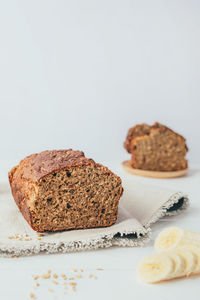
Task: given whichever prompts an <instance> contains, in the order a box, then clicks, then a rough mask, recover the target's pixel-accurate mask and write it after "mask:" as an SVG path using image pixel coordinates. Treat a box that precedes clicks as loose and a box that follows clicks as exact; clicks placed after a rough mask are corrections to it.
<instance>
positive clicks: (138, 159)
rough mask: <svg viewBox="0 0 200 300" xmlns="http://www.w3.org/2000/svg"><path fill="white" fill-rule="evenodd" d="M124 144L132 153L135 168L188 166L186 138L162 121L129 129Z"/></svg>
mask: <svg viewBox="0 0 200 300" xmlns="http://www.w3.org/2000/svg"><path fill="white" fill-rule="evenodd" d="M124 146H125V148H126V149H127V151H128V152H129V153H131V154H132V166H133V168H136V169H143V170H151V171H177V170H183V169H186V168H187V160H186V159H185V156H186V153H187V151H188V149H187V146H186V140H185V138H184V137H182V136H181V135H179V134H177V133H175V132H174V131H173V130H171V129H169V128H168V127H166V126H164V125H162V124H160V123H157V122H156V123H155V124H153V125H152V126H149V125H147V124H140V125H136V126H134V127H133V128H131V129H130V130H129V132H128V135H127V138H126V141H125V144H124Z"/></svg>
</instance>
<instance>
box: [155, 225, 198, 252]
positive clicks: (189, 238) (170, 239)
mask: <svg viewBox="0 0 200 300" xmlns="http://www.w3.org/2000/svg"><path fill="white" fill-rule="evenodd" d="M185 245H194V246H196V247H200V233H197V232H192V231H188V230H184V229H181V228H178V227H169V228H166V229H164V230H163V231H161V232H160V234H159V235H158V237H157V239H156V241H155V245H154V246H155V249H156V250H157V251H159V252H160V251H165V250H172V249H174V248H177V247H184V246H185Z"/></svg>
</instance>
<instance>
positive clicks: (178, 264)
mask: <svg viewBox="0 0 200 300" xmlns="http://www.w3.org/2000/svg"><path fill="white" fill-rule="evenodd" d="M165 255H167V256H168V257H170V258H171V259H172V260H173V262H174V268H173V271H172V273H171V274H170V278H169V279H172V278H177V277H181V276H183V275H182V274H183V273H184V270H185V260H184V259H183V257H182V256H181V255H179V254H178V253H176V252H175V251H166V252H165Z"/></svg>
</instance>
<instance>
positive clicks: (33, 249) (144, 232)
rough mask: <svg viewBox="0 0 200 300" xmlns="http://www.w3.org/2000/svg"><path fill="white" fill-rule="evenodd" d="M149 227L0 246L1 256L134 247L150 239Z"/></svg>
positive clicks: (142, 244)
mask: <svg viewBox="0 0 200 300" xmlns="http://www.w3.org/2000/svg"><path fill="white" fill-rule="evenodd" d="M150 233H151V230H150V228H147V229H145V228H141V229H140V230H136V231H134V232H133V231H131V230H129V231H127V230H126V231H125V232H120V235H121V237H119V238H115V237H114V236H115V234H109V235H104V236H100V237H98V238H94V239H88V240H85V241H73V242H68V243H66V242H59V243H52V242H50V243H47V242H41V243H40V244H39V245H32V246H31V245H30V247H28V248H19V247H5V248H4V247H0V256H1V257H13V256H30V255H34V254H39V253H40V254H54V253H69V252H78V251H85V250H88V251H89V250H97V249H102V248H109V247H112V246H120V247H136V246H144V245H145V244H146V243H147V242H148V241H149V240H150ZM127 234H137V236H138V237H137V238H135V239H129V238H126V235H127Z"/></svg>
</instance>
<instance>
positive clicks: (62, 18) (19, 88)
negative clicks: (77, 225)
mask: <svg viewBox="0 0 200 300" xmlns="http://www.w3.org/2000/svg"><path fill="white" fill-rule="evenodd" d="M199 75H200V2H199V1H198V0H196V1H195V0H188V1H186V0H180V1H178V0H168V1H167V0H166V1H164V0H157V1H156V0H150V1H149V0H144V1H142V0H138V1H135V0H130V1H128V0H121V1H119V0H99V1H95V0H91V1H89V0H72V1H68V0H63V1H61V0H54V1H52V0H34V1H30V0H24V1H20V0H18V1H12V0H10V1H4V0H0V104H1V106H0V128H1V130H0V133H1V135H0V138H1V143H0V145H1V146H0V156H1V159H2V160H4V162H1V163H0V181H5V180H6V179H7V170H8V169H9V168H10V167H11V166H12V165H13V162H12V161H13V160H16V161H17V160H19V159H22V158H23V157H24V156H26V155H28V154H30V153H34V152H39V151H42V150H45V149H60V148H73V149H80V150H83V151H85V153H86V155H87V156H89V157H92V158H94V159H95V160H97V161H98V162H102V163H104V162H106V163H107V164H108V165H109V166H110V167H111V169H112V170H113V171H116V173H117V174H119V175H120V176H121V174H122V176H131V175H126V174H124V173H121V172H122V170H120V162H121V161H122V160H124V159H126V158H127V157H128V155H127V154H126V152H125V150H124V149H123V147H122V144H123V142H124V140H125V137H126V134H127V130H128V128H129V127H131V126H132V125H134V124H136V123H138V122H149V123H153V122H154V121H160V122H162V123H164V124H166V125H168V126H170V127H171V128H172V129H174V130H176V131H177V132H179V133H181V134H183V135H184V136H185V137H186V138H187V141H188V146H189V149H190V152H189V154H188V157H189V160H190V164H191V165H197V164H199V163H200V159H199V153H200V142H199V138H200V134H199V130H200V118H199V115H200V84H199V81H200V80H199V79H200V76H199ZM132 178H133V180H135V177H132ZM138 180H141V181H142V182H144V183H149V184H159V185H163V186H166V187H171V188H173V189H177V190H183V191H185V192H186V193H188V194H189V197H190V200H191V208H190V209H189V210H188V211H187V212H186V213H185V214H182V215H180V216H178V217H174V218H168V219H167V220H166V219H164V220H163V222H159V223H157V224H155V225H154V226H153V228H152V231H153V236H152V241H151V243H150V244H148V245H147V247H145V248H124V249H122V248H112V249H104V250H98V251H91V252H82V253H71V254H65V255H62V254H61V255H51V256H36V257H25V258H23V257H22V258H18V259H8V258H0V282H1V284H0V299H2V300H13V299H17V300H18V299H19V300H26V299H29V296H28V295H29V293H30V292H31V291H33V292H34V293H35V294H36V295H37V299H38V300H40V299H42V300H46V299H48V300H49V299H52V300H55V299H57V300H60V299H61V300H63V299H77V300H85V299H87V300H90V299H91V300H92V299H98V300H102V299H105V300H106V299H116V300H118V299H119V300H121V299H123V298H124V299H126V300H127V299H128V300H129V299H145V300H146V299H155V300H157V299H159V300H164V299H169V298H170V299H173V300H177V299H180V298H181V299H183V300H186V299H188V298H191V299H196V298H197V295H199V277H197V278H190V279H185V280H175V281H172V282H168V283H164V284H161V285H156V286H155V285H153V286H149V285H143V284H141V283H138V281H137V278H136V266H137V264H138V262H139V261H140V260H141V258H142V257H144V256H146V255H148V254H150V253H152V252H153V251H154V250H153V247H152V246H153V242H154V240H155V237H156V235H157V233H158V232H159V231H160V230H161V229H163V228H164V227H166V226H170V225H176V226H180V227H184V228H188V229H191V230H197V231H200V229H199V213H200V206H199V182H200V173H199V171H198V169H191V170H190V172H189V175H188V176H187V177H185V178H178V179H171V180H156V179H148V178H146V179H145V178H138ZM97 267H103V268H104V271H102V273H98V272H97V271H96V268H97ZM72 268H78V269H79V268H83V269H84V270H85V274H84V278H83V280H80V283H79V284H78V287H77V293H74V294H73V293H70V291H69V292H67V294H66V295H64V296H63V295H61V296H60V297H59V289H60V286H56V287H54V286H52V285H51V284H50V286H48V285H49V283H45V282H43V283H42V284H41V286H40V288H39V289H38V290H36V291H35V290H34V288H33V280H32V275H34V274H41V273H44V272H45V271H46V270H47V269H51V270H52V271H53V272H57V273H59V274H61V273H66V274H69V273H70V272H71V270H72ZM90 273H92V274H95V275H97V276H98V279H97V280H96V281H95V280H92V279H88V274H90ZM90 280H91V281H90ZM48 287H51V288H54V289H55V291H56V293H54V294H53V295H52V297H50V293H48V291H47V288H48ZM55 295H57V296H56V297H55Z"/></svg>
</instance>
